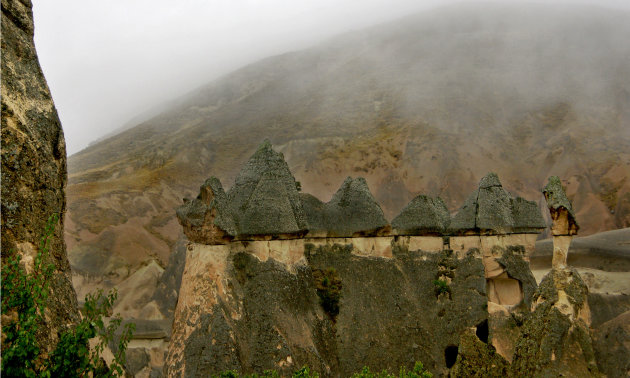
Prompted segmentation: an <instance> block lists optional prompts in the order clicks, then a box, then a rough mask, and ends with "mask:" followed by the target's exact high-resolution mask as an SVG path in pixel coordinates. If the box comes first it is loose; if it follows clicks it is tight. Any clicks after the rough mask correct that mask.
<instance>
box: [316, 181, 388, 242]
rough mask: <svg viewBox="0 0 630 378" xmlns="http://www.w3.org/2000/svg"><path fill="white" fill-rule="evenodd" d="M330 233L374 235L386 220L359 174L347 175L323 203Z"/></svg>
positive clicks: (381, 228)
mask: <svg viewBox="0 0 630 378" xmlns="http://www.w3.org/2000/svg"><path fill="white" fill-rule="evenodd" d="M326 225H327V229H328V235H329V236H353V235H374V234H377V233H378V232H379V231H382V230H384V229H386V228H387V227H388V226H389V222H387V219H385V216H384V214H383V210H382V209H381V207H380V206H379V204H378V203H377V202H376V200H375V199H374V197H373V196H372V193H371V192H370V189H369V188H368V186H367V182H366V181H365V179H364V178H362V177H357V178H355V179H353V178H351V177H348V178H346V180H345V181H344V182H343V184H342V185H341V188H339V190H338V191H337V192H336V193H335V194H334V195H333V197H332V199H331V200H330V202H328V203H327V204H326Z"/></svg>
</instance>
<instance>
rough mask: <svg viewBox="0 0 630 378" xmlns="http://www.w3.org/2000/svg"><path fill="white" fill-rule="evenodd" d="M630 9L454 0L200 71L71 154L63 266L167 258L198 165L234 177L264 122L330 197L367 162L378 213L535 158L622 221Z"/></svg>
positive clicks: (95, 267)
mask: <svg viewBox="0 0 630 378" xmlns="http://www.w3.org/2000/svg"><path fill="white" fill-rule="evenodd" d="M629 20H630V15H629V14H628V13H624V12H619V11H610V10H604V9H600V8H595V7H576V6H571V8H570V9H568V8H567V9H565V8H563V7H561V6H557V7H544V6H542V5H528V6H516V5H509V6H506V5H496V4H494V5H492V4H475V5H466V6H462V5H460V6H453V7H447V8H441V9H437V10H434V11H431V12H425V13H422V14H418V15H414V16H409V17H407V18H405V19H402V20H399V21H397V22H393V23H388V24H383V25H379V26H376V27H373V28H370V29H366V30H362V31H358V32H353V33H350V34H346V35H343V36H340V37H337V38H335V39H332V40H329V41H327V42H325V43H322V44H320V45H319V46H316V47H313V48H310V49H307V50H304V51H300V52H292V53H287V54H284V55H280V56H276V57H272V58H268V59H265V60H263V61H260V62H258V63H255V64H252V65H250V66H247V67H245V68H243V69H241V70H238V71H236V72H234V73H232V74H230V75H228V76H225V77H223V78H221V79H219V80H217V81H215V82H212V83H210V84H207V85H205V86H202V87H200V88H199V89H197V90H195V91H194V92H191V93H190V94H189V95H187V96H185V97H184V98H181V99H180V100H179V101H178V102H177V104H176V105H175V106H174V107H172V108H171V109H166V110H165V112H164V113H163V114H161V115H159V116H157V117H155V118H153V119H151V120H149V121H147V122H144V123H142V124H140V125H138V126H136V127H134V128H132V129H129V130H127V131H125V132H123V133H121V134H118V135H116V136H114V137H111V138H109V139H106V140H103V141H101V142H100V143H97V144H95V145H92V146H91V147H89V148H87V149H85V150H83V151H81V152H80V153H78V154H75V155H73V156H72V157H70V159H69V164H68V168H69V172H70V175H69V185H68V204H69V206H68V207H69V211H68V214H67V224H66V230H67V235H66V240H67V244H68V250H69V251H70V252H69V255H70V259H71V263H72V265H73V268H74V270H75V272H77V273H78V274H82V275H86V276H87V275H89V276H92V277H95V278H93V281H91V282H93V284H94V285H114V284H116V283H117V282H120V281H121V280H122V279H124V278H126V277H128V276H129V275H130V274H131V273H133V272H134V271H136V270H137V269H138V267H140V266H141V265H142V264H145V263H146V262H147V261H148V260H151V259H156V260H158V262H159V263H160V264H162V265H164V264H165V263H166V261H167V260H168V255H169V252H170V249H171V248H172V247H173V246H174V244H175V242H176V241H177V239H178V237H179V235H180V234H181V231H180V227H179V225H178V224H177V222H176V220H175V212H174V208H175V207H176V206H178V205H179V204H180V203H181V198H182V197H184V196H192V195H194V193H196V192H197V189H198V186H199V185H201V183H203V181H204V180H205V179H206V178H207V177H209V176H210V175H215V176H217V177H219V178H220V179H221V181H222V182H223V185H224V187H226V188H229V187H230V186H231V185H232V183H233V181H234V178H235V175H236V173H237V169H238V168H239V167H240V166H241V165H242V164H243V162H244V161H245V160H246V159H247V158H248V157H249V156H250V155H251V153H253V151H254V150H255V148H256V146H257V145H258V144H259V143H260V142H261V141H262V140H263V139H264V138H269V139H270V140H271V142H272V143H273V144H274V146H275V147H276V148H277V149H278V150H279V151H281V152H283V153H284V155H285V157H286V160H287V162H288V163H289V166H290V169H291V171H292V172H294V174H295V176H296V179H297V180H299V181H300V182H301V184H302V188H303V190H304V191H305V192H309V193H312V194H314V195H316V196H317V197H319V198H320V199H321V200H325V201H327V200H329V199H330V196H332V194H333V193H334V192H335V191H336V190H337V189H338V188H339V186H340V185H341V183H342V182H343V180H344V179H345V177H346V176H349V175H351V176H363V177H365V178H366V180H367V182H368V184H369V186H370V189H371V190H372V192H373V193H374V195H375V197H376V199H377V200H378V201H379V203H380V204H381V206H382V207H383V210H384V211H385V215H386V216H387V217H388V218H389V219H390V220H391V219H392V218H393V217H394V216H395V215H396V214H397V213H398V212H399V211H400V209H402V207H403V206H404V205H406V204H407V202H408V201H409V200H410V199H411V198H413V196H414V195H416V194H418V193H425V194H428V195H431V196H435V195H439V196H441V197H442V198H443V199H444V201H445V203H446V205H447V206H448V208H449V210H450V211H451V212H453V211H456V210H457V208H458V206H460V205H461V204H462V203H463V201H464V199H465V197H466V195H467V194H468V193H469V192H470V191H472V190H473V189H474V188H475V186H476V183H477V182H478V181H479V179H480V178H481V177H482V176H483V175H485V174H486V173H487V172H489V171H495V172H497V173H498V174H499V176H500V178H501V181H502V182H503V183H504V186H505V187H506V188H507V189H508V190H511V191H513V192H515V193H516V194H518V195H521V196H524V197H526V198H530V199H536V198H538V199H542V197H541V194H540V188H541V187H542V185H543V184H544V182H545V180H546V178H547V177H548V176H550V175H558V176H560V177H561V178H563V179H564V180H566V181H565V184H566V186H567V192H568V194H569V196H570V197H571V199H572V201H573V203H574V208H575V209H576V213H577V218H578V221H579V222H580V225H581V227H582V228H581V232H582V234H590V233H594V232H598V231H603V230H609V229H615V228H621V227H628V226H630V107H629V106H628V104H630V65H628V63H627V62H628V61H630V45H628V44H627V40H628V37H630V22H628V21H629ZM147 298H148V297H147ZM147 301H148V299H147ZM138 305H139V306H142V305H144V303H139V304H138Z"/></svg>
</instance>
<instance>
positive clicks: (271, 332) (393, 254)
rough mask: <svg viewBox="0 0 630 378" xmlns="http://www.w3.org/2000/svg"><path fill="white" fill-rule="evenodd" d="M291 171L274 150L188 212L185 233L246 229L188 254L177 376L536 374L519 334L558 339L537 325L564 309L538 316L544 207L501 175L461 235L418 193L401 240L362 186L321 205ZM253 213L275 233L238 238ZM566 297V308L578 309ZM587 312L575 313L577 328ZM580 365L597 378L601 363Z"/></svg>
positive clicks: (487, 186)
mask: <svg viewBox="0 0 630 378" xmlns="http://www.w3.org/2000/svg"><path fill="white" fill-rule="evenodd" d="M263 156H264V157H263ZM279 158H281V155H280V154H277V153H275V152H274V151H273V150H272V149H271V146H270V145H269V144H268V143H267V142H265V143H264V144H263V145H262V146H261V147H260V148H259V149H258V151H257V152H256V153H255V154H254V156H253V157H252V159H250V162H248V163H247V164H246V168H244V169H243V171H242V172H241V174H240V175H239V179H238V180H237V182H238V183H239V185H238V186H236V190H235V188H232V189H231V190H230V191H229V192H228V193H227V195H226V196H223V195H222V194H221V193H222V189H220V185H217V183H216V182H214V183H212V182H208V183H206V184H205V185H204V186H202V188H201V193H200V195H199V197H198V199H197V200H195V201H197V202H198V203H199V204H204V205H203V206H200V205H198V204H197V205H194V206H191V205H190V203H191V202H188V203H186V204H184V205H183V206H182V207H181V208H180V210H178V217H179V218H180V222H181V223H182V225H183V226H184V228H187V227H188V228H191V227H192V226H191V225H194V227H201V228H202V229H203V228H204V227H206V228H208V227H219V228H220V229H221V230H222V232H225V231H226V230H227V228H228V227H226V226H224V225H225V224H226V223H225V222H224V220H217V217H218V216H219V215H220V216H222V217H228V216H229V217H230V218H229V219H235V220H240V221H237V222H235V224H236V227H235V230H236V233H233V234H231V235H230V236H231V237H233V239H232V241H229V240H226V239H224V238H219V239H213V238H206V239H204V238H199V239H197V240H199V241H201V242H199V241H195V240H193V242H191V243H189V245H188V251H187V255H186V266H185V269H184V274H183V277H182V283H181V289H180V295H179V301H178V304H177V308H176V311H175V318H174V323H173V335H172V339H171V344H170V347H169V352H168V356H167V360H166V364H165V372H166V373H167V375H169V376H172V375H175V376H206V375H211V374H216V373H218V372H220V371H223V370H230V369H236V370H239V371H242V372H244V373H252V372H261V371H262V370H265V369H277V370H279V371H280V372H281V374H289V373H291V372H292V371H293V370H295V368H296V367H300V366H302V365H304V364H308V365H309V366H311V367H312V368H313V369H315V370H317V371H320V372H322V373H323V374H324V375H326V376H345V375H348V374H350V373H352V372H353V371H355V370H357V369H358V368H360V367H362V366H364V365H368V366H370V367H372V368H373V369H379V370H380V369H383V368H386V369H390V370H392V369H397V368H398V367H399V366H403V365H404V366H407V367H411V366H413V362H414V361H415V360H420V361H422V362H423V363H424V364H425V366H427V367H428V368H429V369H430V370H431V371H433V372H434V373H438V374H447V373H448V372H449V369H451V368H452V369H453V370H451V374H455V376H465V375H467V374H468V373H467V372H471V371H474V369H478V371H485V372H487V373H488V374H495V375H497V376H500V375H501V374H503V373H504V372H505V371H509V372H516V373H523V372H525V371H526V369H529V368H531V366H530V365H527V364H528V363H529V362H527V361H536V359H538V358H543V357H541V355H540V354H536V353H535V352H534V351H532V350H530V349H528V348H527V347H526V345H529V344H527V343H528V342H531V340H530V339H528V338H526V337H524V336H523V335H524V334H534V331H532V330H530V331H527V332H528V333H524V332H523V331H522V329H523V328H522V327H534V328H536V330H537V331H536V332H538V333H536V334H537V335H546V334H545V332H544V331H541V328H540V327H542V326H541V325H540V324H538V323H536V321H535V319H545V318H546V317H547V316H548V315H547V313H543V310H544V309H546V308H548V307H550V306H551V307H553V306H554V305H553V304H545V305H543V304H541V303H551V302H549V301H547V299H546V297H545V299H544V300H542V299H540V298H542V296H543V294H540V293H541V292H540V289H539V288H538V286H537V284H536V280H535V279H534V277H533V275H532V273H531V271H530V269H529V255H530V254H531V253H532V252H533V247H534V242H535V240H536V237H537V234H538V233H539V232H540V231H541V230H542V229H543V228H544V226H545V224H544V221H543V218H542V215H541V214H540V210H539V209H538V206H537V205H536V204H535V203H534V202H531V201H527V200H524V199H522V198H514V197H512V195H511V194H510V193H508V192H506V191H505V190H504V189H503V187H502V185H501V183H500V181H499V179H498V177H497V175H496V174H493V173H491V174H488V175H487V176H486V177H484V178H483V179H482V180H481V182H480V184H479V187H478V189H477V190H476V191H475V192H474V193H473V194H472V195H471V196H470V197H469V199H468V200H467V201H466V203H465V204H464V206H462V208H461V209H460V211H459V212H458V213H457V214H456V215H455V217H454V218H453V221H452V222H450V217H449V215H448V212H447V211H446V207H445V206H444V203H443V202H442V201H441V200H440V199H439V198H438V199H432V198H429V197H426V196H418V197H416V198H414V199H413V200H412V201H411V202H410V203H409V204H408V205H407V206H406V207H405V208H404V209H403V211H402V212H401V214H399V215H398V216H397V217H395V218H394V221H393V222H392V224H393V226H394V227H392V226H390V225H389V224H388V222H387V220H386V219H385V218H384V217H383V213H382V211H381V209H380V206H379V205H378V204H377V203H376V201H374V199H373V197H372V195H371V194H370V191H369V189H368V188H367V185H366V184H365V181H364V180H362V179H360V178H359V179H351V178H348V179H346V181H345V182H344V183H343V185H342V187H341V188H340V189H339V191H338V192H337V193H336V194H335V195H334V196H333V198H332V199H331V201H329V202H328V203H323V202H321V201H320V200H319V199H317V198H316V197H314V196H311V195H309V194H304V193H301V194H299V193H297V191H295V192H294V190H296V189H295V188H296V185H295V180H294V179H293V176H292V175H291V173H290V172H289V171H288V170H285V169H284V167H285V165H284V164H282V163H283V162H281V161H280V160H279ZM253 166H255V172H256V174H254V170H253V169H252V168H251V167H253ZM274 167H275V168H274ZM278 167H280V169H279V168H278ZM274 169H278V171H276V172H279V173H275V174H272V173H270V172H274ZM235 185H236V184H235ZM270 188H273V190H271V189H270ZM233 191H234V192H233ZM204 193H210V194H207V195H206V194H204ZM296 194H297V195H296ZM293 198H298V199H299V203H297V204H296V203H295V202H293V201H292V199H293ZM224 201H227V203H226V202H224ZM265 201H268V203H273V204H277V206H279V207H281V208H283V209H284V210H281V211H280V210H279V209H276V208H272V207H270V206H267V205H266V203H265ZM195 206H197V207H200V208H202V210H199V211H197V210H194V209H195ZM252 208H254V209H258V210H256V211H253V212H252V211H251V210H250V209H252ZM213 209H215V210H213ZM223 209H230V213H229V215H226V214H227V213H224V212H223V211H224V210H223ZM296 209H297V210H296ZM193 210H194V211H193ZM248 213H250V214H254V216H253V217H251V218H250V219H249V222H250V223H248V224H247V226H246V229H248V230H255V229H257V227H262V228H260V230H266V231H267V232H268V234H263V233H261V232H258V231H257V232H245V233H241V230H242V228H240V227H242V226H241V224H242V222H243V220H244V219H245V218H246V217H245V216H244V215H245V214H248ZM197 214H202V216H201V215H197ZM213 214H216V215H213ZM296 214H297V215H296ZM300 214H302V217H301V216H300ZM213 216H214V217H213ZM279 216H286V217H288V218H289V219H288V220H286V219H277V218H274V217H279ZM194 217H197V219H198V220H195V219H193V218H194ZM224 219H225V218H224ZM256 219H258V220H259V222H261V223H264V225H256V224H254V222H255V221H256ZM300 219H303V220H304V223H302V225H303V226H300V223H299V220H300ZM194 222H197V223H194ZM288 231H291V232H288ZM298 231H299V232H300V233H299V234H298V233H297V232H298ZM186 232H187V234H190V235H194V234H193V233H191V230H187V231H186ZM545 282H546V281H545ZM554 282H556V281H554ZM574 284H578V281H577V280H576V281H575V283H574ZM551 286H553V285H551ZM578 286H579V285H578ZM571 287H573V286H571ZM542 288H543V289H544V290H547V291H548V288H549V284H547V283H545V285H543V286H542ZM537 290H538V291H537ZM571 290H572V289H571ZM571 290H569V291H568V292H571V293H572V294H571V295H573V291H571ZM580 290H581V289H580ZM547 291H545V293H546V292H547ZM560 297H561V298H565V299H562V300H560V304H558V306H561V305H562V304H564V303H565V302H564V301H565V300H566V298H567V297H566V296H563V295H560ZM572 300H573V299H572ZM576 301H577V299H576ZM574 302H575V301H574ZM574 302H571V303H574ZM575 303H577V302H575ZM580 303H582V302H580ZM541 306H542V307H541ZM585 309H587V306H585V305H584V306H583V305H581V304H580V305H578V306H577V307H575V308H574V313H575V314H574V315H575V316H574V318H575V319H578V318H580V316H584V315H583V314H586V313H587V311H586V310H585ZM532 311H533V312H532ZM554 311H555V310H554ZM563 311H564V309H563ZM585 311H586V312H585ZM530 313H531V314H533V315H530ZM537 314H538V315H537ZM530 318H531V319H530ZM572 319H573V318H572ZM571 324H574V323H571ZM580 329H582V328H580ZM576 332H577V333H576V335H583V333H581V332H582V331H576ZM545 337H546V336H545ZM571 340H573V339H571ZM560 343H561V345H562V346H563V347H564V346H566V345H568V342H567V341H566V340H564V339H563V340H560ZM589 345H590V344H589ZM460 346H461V349H460ZM480 348H481V349H480ZM584 350H587V348H586V347H585V349H584ZM591 352H592V349H591ZM563 356H564V355H563ZM584 356H586V357H585V359H582V360H584V361H587V362H586V363H585V365H584V366H586V368H587V369H592V364H593V361H594V360H593V354H592V353H591V354H588V351H587V352H585V354H584ZM558 358H560V357H558ZM563 358H564V357H563ZM524 361H525V362H524ZM562 361H564V362H558V363H557V364H560V365H562V364H564V363H567V361H568V360H562ZM557 364H556V365H557ZM471 369H472V370H471ZM545 371H546V370H545ZM550 371H551V370H550Z"/></svg>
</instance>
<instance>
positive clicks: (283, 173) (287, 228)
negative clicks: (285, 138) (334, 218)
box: [227, 140, 307, 235]
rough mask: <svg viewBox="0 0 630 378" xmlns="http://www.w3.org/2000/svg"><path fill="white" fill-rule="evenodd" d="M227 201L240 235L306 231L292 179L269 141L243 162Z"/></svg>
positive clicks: (300, 204)
mask: <svg viewBox="0 0 630 378" xmlns="http://www.w3.org/2000/svg"><path fill="white" fill-rule="evenodd" d="M227 199H228V203H229V206H230V209H231V212H232V215H233V217H234V220H235V223H236V225H237V231H238V234H239V235H257V234H261V233H263V234H270V235H279V234H294V233H304V232H306V229H307V223H306V215H305V213H304V209H303V208H302V201H300V196H299V193H298V190H297V183H296V181H295V178H294V177H293V175H292V174H291V171H290V170H289V166H288V165H287V163H286V161H284V156H283V155H282V154H281V153H278V152H276V151H274V150H273V149H272V148H271V143H270V142H269V140H265V141H264V142H263V143H262V144H261V145H260V146H259V147H258V149H257V150H256V152H255V153H254V154H253V155H252V156H251V157H250V159H249V160H248V161H247V163H245V165H244V166H243V168H242V169H241V171H240V173H239V174H238V176H237V177H236V181H235V183H234V186H232V188H230V190H229V191H228V193H227ZM279 216H282V218H279Z"/></svg>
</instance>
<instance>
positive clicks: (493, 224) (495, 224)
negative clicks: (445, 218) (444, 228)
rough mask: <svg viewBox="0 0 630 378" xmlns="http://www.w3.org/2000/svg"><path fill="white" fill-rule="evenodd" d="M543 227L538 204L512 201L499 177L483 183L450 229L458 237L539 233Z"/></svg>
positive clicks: (520, 200) (486, 178) (495, 176)
mask: <svg viewBox="0 0 630 378" xmlns="http://www.w3.org/2000/svg"><path fill="white" fill-rule="evenodd" d="M544 227H545V225H544V221H543V219H542V215H541V214H540V210H539V209H538V207H537V205H536V203H535V202H533V201H527V200H524V199H522V198H516V199H515V198H513V197H512V195H511V194H510V193H508V192H507V191H506V190H505V189H503V186H502V185H501V181H499V176H497V174H496V173H489V174H487V175H486V176H485V177H484V178H482V179H481V181H480V182H479V189H477V190H475V191H474V192H473V193H471V195H470V196H469V197H468V199H467V200H466V202H465V203H464V205H463V206H462V207H461V208H460V210H459V211H458V213H457V214H456V215H455V217H453V221H452V222H451V229H452V230H453V231H455V232H458V233H460V232H461V233H467V232H483V233H493V234H509V233H515V232H524V233H538V232H540V231H541V230H542V229H543V228H544Z"/></svg>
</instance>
